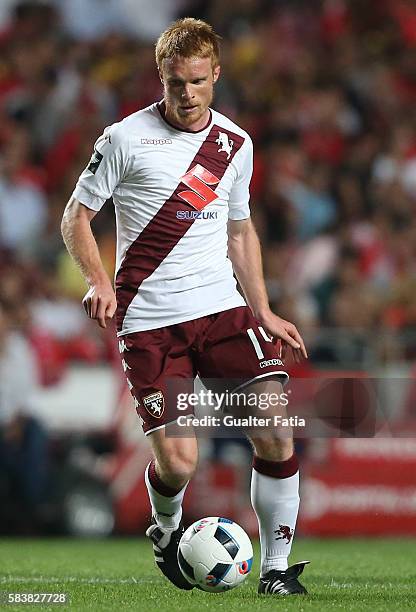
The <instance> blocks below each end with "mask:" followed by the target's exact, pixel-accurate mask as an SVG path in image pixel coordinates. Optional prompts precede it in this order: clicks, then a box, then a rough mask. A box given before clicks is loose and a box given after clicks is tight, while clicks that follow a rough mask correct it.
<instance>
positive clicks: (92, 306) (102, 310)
mask: <svg viewBox="0 0 416 612" xmlns="http://www.w3.org/2000/svg"><path fill="white" fill-rule="evenodd" d="M82 305H83V306H84V310H85V312H86V313H87V315H88V316H89V317H90V319H95V320H96V321H97V323H98V325H99V326H100V327H102V328H103V329H105V328H106V327H107V322H108V321H110V320H111V319H112V318H113V316H114V313H115V311H116V308H117V302H116V296H115V293H114V290H113V288H112V286H111V283H110V281H108V283H105V284H100V285H98V284H97V285H92V286H91V287H90V288H89V289H88V291H87V293H86V294H85V296H84V298H83V300H82Z"/></svg>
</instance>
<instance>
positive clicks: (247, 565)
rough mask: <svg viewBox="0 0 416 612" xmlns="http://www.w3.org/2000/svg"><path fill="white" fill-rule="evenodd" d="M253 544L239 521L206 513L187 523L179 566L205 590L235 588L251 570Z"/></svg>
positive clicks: (181, 545)
mask: <svg viewBox="0 0 416 612" xmlns="http://www.w3.org/2000/svg"><path fill="white" fill-rule="evenodd" d="M252 557H253V548H252V545H251V541H250V538H249V537H248V535H247V534H246V532H245V531H244V529H242V528H241V527H240V526H239V525H238V524H237V523H234V522H233V521H232V520H231V519H227V518H224V517H206V518H204V519H200V520H199V521H195V523H193V525H191V526H190V527H188V529H187V530H186V531H185V533H184V535H183V536H182V539H181V542H180V544H179V551H178V560H179V567H180V568H181V571H182V573H183V574H184V575H185V577H186V578H187V579H188V580H189V581H190V582H193V583H194V584H195V585H196V586H198V587H199V588H201V589H202V590H204V591H209V592H217V593H218V592H221V591H227V590H229V589H232V588H234V587H236V586H238V585H239V584H241V583H242V582H244V580H245V579H246V578H247V576H248V574H249V573H250V571H251V566H252Z"/></svg>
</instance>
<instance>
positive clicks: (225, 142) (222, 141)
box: [215, 132, 234, 159]
mask: <svg viewBox="0 0 416 612" xmlns="http://www.w3.org/2000/svg"><path fill="white" fill-rule="evenodd" d="M215 142H216V143H217V145H220V148H219V149H218V153H222V152H223V151H224V153H227V159H230V156H231V151H232V150H233V146H234V140H230V139H229V138H228V134H226V133H225V132H218V138H217V140H216V141H215Z"/></svg>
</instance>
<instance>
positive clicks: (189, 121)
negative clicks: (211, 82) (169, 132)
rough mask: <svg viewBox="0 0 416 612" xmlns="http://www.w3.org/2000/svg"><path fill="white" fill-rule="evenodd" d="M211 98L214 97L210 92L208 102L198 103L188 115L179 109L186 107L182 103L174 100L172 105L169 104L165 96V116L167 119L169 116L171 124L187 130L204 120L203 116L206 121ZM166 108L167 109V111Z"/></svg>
mask: <svg viewBox="0 0 416 612" xmlns="http://www.w3.org/2000/svg"><path fill="white" fill-rule="evenodd" d="M213 97H214V96H213V92H212V93H211V95H210V97H209V99H208V100H204V102H203V103H201V102H199V103H198V105H197V106H196V108H195V110H193V111H192V112H190V113H187V112H183V111H182V112H181V108H180V107H181V106H186V105H185V104H184V103H183V102H181V101H176V100H175V102H174V104H169V98H168V97H166V96H165V100H166V111H167V112H166V114H167V116H168V117H169V115H170V117H171V119H172V120H173V122H174V123H175V124H178V126H179V127H182V128H185V129H187V128H189V127H190V126H192V125H194V124H198V123H199V122H200V121H201V120H202V119H203V118H204V116H206V117H207V119H208V114H207V111H208V107H209V106H210V105H211V103H212V100H213ZM190 106H191V104H190ZM168 108H169V111H168ZM172 111H173V112H172ZM202 127H204V126H202ZM198 129H200V128H198Z"/></svg>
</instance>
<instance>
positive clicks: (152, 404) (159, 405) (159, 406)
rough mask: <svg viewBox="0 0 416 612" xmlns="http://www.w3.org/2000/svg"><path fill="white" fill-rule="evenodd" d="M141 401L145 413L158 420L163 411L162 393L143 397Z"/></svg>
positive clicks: (157, 392) (156, 392) (163, 399)
mask: <svg viewBox="0 0 416 612" xmlns="http://www.w3.org/2000/svg"><path fill="white" fill-rule="evenodd" d="M142 401H143V406H144V407H145V408H146V410H147V412H148V413H149V414H150V415H152V417H155V418H156V419H160V417H161V416H162V414H163V413H164V411H165V398H164V397H163V393H162V391H155V393H150V395H146V396H145V397H143V399H142Z"/></svg>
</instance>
